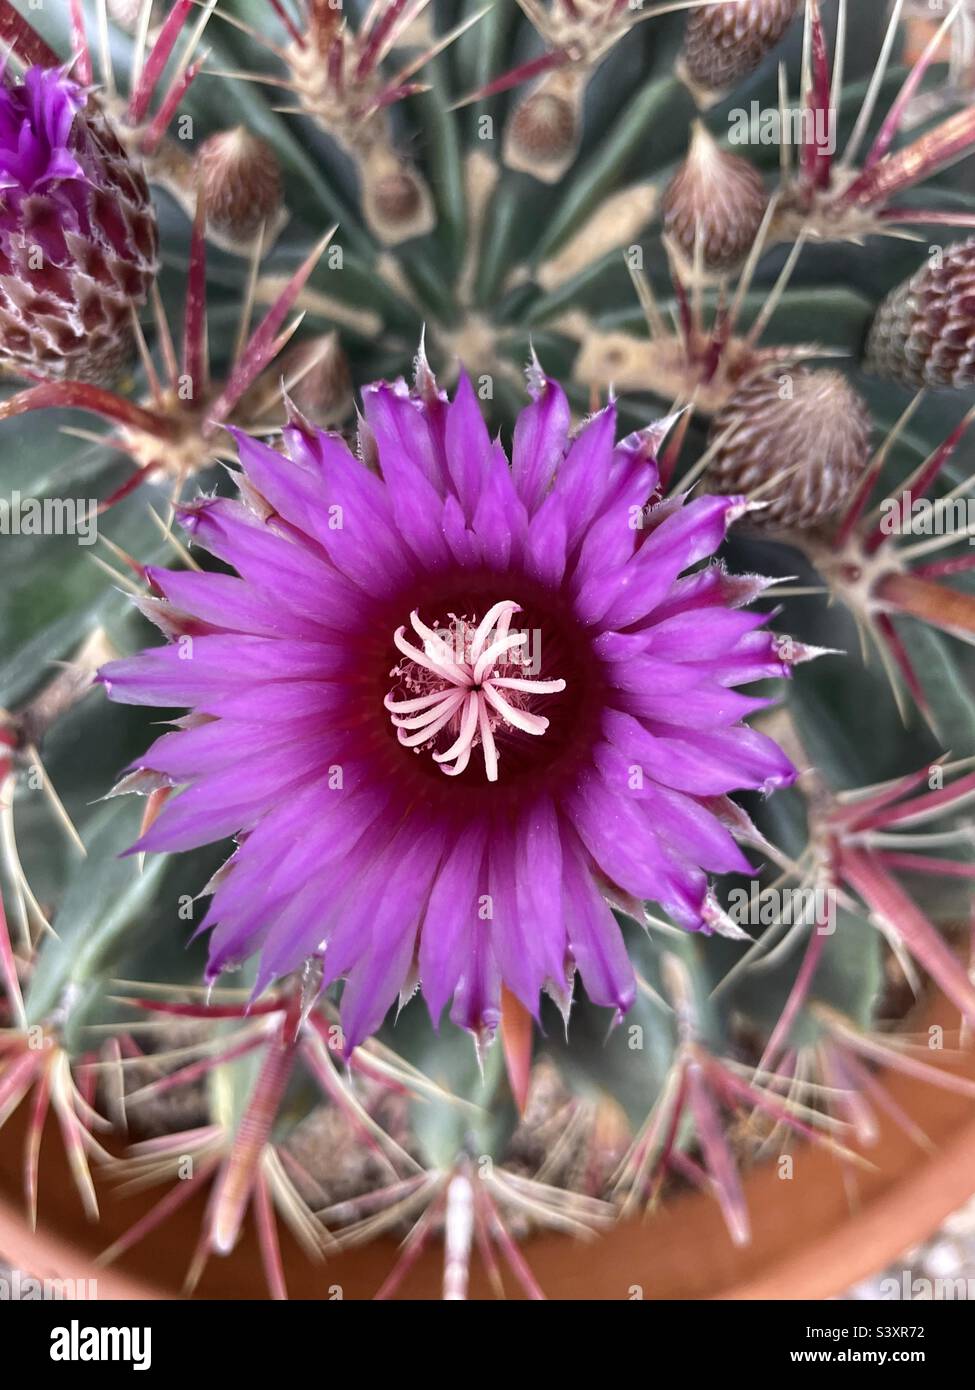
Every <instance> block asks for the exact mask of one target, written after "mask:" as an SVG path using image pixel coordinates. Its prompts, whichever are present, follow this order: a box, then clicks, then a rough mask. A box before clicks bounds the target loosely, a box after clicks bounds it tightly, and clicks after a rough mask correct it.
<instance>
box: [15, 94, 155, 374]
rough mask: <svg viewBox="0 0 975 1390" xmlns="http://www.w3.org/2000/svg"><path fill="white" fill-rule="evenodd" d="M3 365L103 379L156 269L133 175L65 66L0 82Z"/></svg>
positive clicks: (118, 358) (151, 223)
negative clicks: (64, 68) (17, 79)
mask: <svg viewBox="0 0 975 1390" xmlns="http://www.w3.org/2000/svg"><path fill="white" fill-rule="evenodd" d="M0 185H2V186H3V199H2V204H0V361H2V362H3V363H4V364H5V365H7V366H8V367H10V368H12V369H13V370H14V371H27V372H30V373H32V374H35V375H38V376H43V377H49V378H61V377H73V378H75V379H78V380H86V381H105V380H109V379H111V377H112V376H113V375H115V374H117V372H118V370H119V369H120V367H121V366H122V365H123V363H124V362H125V360H126V359H127V357H128V355H129V351H130V348H131V327H132V310H133V308H134V307H137V306H138V305H140V304H142V303H143V302H144V301H145V298H146V295H147V294H148V292H149V288H150V286H151V284H152V280H153V277H154V275H155V272H156V253H157V232H156V219H155V215H154V213H153V209H152V204H151V203H150V201H149V190H148V188H147V186H146V181H145V179H144V177H143V175H142V172H141V170H140V169H138V168H136V167H135V166H134V165H133V164H132V163H130V161H129V158H128V156H127V154H126V153H125V150H124V149H123V148H122V146H121V144H120V143H119V141H118V139H117V138H116V136H115V134H114V132H113V131H112V129H111V127H110V126H109V125H108V123H107V122H106V121H105V119H104V117H103V116H102V114H101V112H100V111H99V110H98V108H97V107H96V106H95V105H94V103H93V102H92V101H91V100H89V99H87V98H86V95H85V92H84V91H83V90H82V88H80V87H79V86H78V85H77V84H76V83H74V82H72V81H70V79H69V78H68V77H67V76H66V74H65V71H64V70H63V69H60V68H51V69H46V68H40V67H34V68H29V69H28V70H27V72H26V73H25V74H24V78H23V81H22V82H14V81H13V80H12V79H11V78H10V77H9V76H8V77H7V78H6V79H5V80H4V81H2V82H0Z"/></svg>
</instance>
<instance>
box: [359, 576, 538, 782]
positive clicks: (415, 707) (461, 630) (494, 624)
mask: <svg viewBox="0 0 975 1390" xmlns="http://www.w3.org/2000/svg"><path fill="white" fill-rule="evenodd" d="M520 612H521V608H520V607H519V605H518V604H517V603H514V602H512V601H511V600H510V599H504V600H502V601H501V602H500V603H495V604H492V606H491V607H490V608H489V609H488V610H487V612H486V613H485V614H484V617H483V618H482V619H481V620H480V622H479V623H477V624H476V626H475V623H474V622H473V621H470V620H468V619H466V618H459V617H455V616H454V615H453V614H451V615H450V618H451V622H450V623H449V624H448V625H447V626H444V627H439V626H438V627H428V626H427V624H426V623H424V622H422V621H421V620H420V615H419V613H418V612H417V611H416V610H414V611H413V612H412V613H411V614H410V623H411V625H412V627H413V630H414V631H415V632H416V634H417V636H418V637H419V638H420V639H421V641H422V643H423V648H422V650H421V649H420V648H419V647H416V646H414V645H413V644H412V643H411V642H408V641H407V640H406V636H405V634H406V628H405V627H400V628H398V629H397V631H396V632H395V634H394V636H393V641H394V642H395V645H396V648H397V650H398V651H400V652H401V653H402V654H403V656H404V657H406V658H407V660H406V661H405V662H403V663H401V664H400V665H399V666H395V667H394V668H393V670H392V672H391V673H390V674H391V675H393V676H395V677H398V678H399V681H400V683H401V686H400V688H402V687H404V686H405V689H406V691H407V692H408V693H409V698H405V699H398V698H396V693H395V692H393V691H390V693H389V694H388V695H387V696H386V698H385V700H384V701H383V703H384V705H385V707H386V709H387V710H388V711H389V714H390V718H391V720H392V723H393V725H394V727H395V729H396V735H397V738H398V739H399V741H400V743H401V744H402V745H403V746H404V747H405V748H413V749H415V750H416V751H417V752H419V750H420V748H421V747H423V746H426V747H427V748H429V750H430V752H431V754H432V756H433V759H434V761H435V762H437V763H439V764H440V766H441V771H442V772H443V773H444V774H445V775H446V776H448V777H458V776H460V774H461V773H462V772H464V771H465V769H466V768H467V766H468V765H469V763H470V759H471V753H472V752H473V750H474V748H475V747H476V746H477V745H478V744H480V746H481V753H482V756H483V758H484V771H485V773H486V775H487V779H488V781H489V782H496V781H497V780H498V758H499V752H498V747H497V743H496V741H495V731H496V730H497V729H498V728H499V727H500V726H501V725H504V726H506V727H508V728H511V729H517V730H519V731H520V732H521V733H525V734H530V735H532V736H534V737H539V736H541V735H542V734H544V733H545V732H546V730H547V729H548V727H549V721H548V719H546V718H544V717H543V716H542V715H538V714H532V713H531V712H530V711H529V710H527V709H524V708H522V706H523V705H524V704H525V703H526V698H525V697H532V696H540V695H557V694H559V693H560V692H561V691H563V690H564V689H565V681H564V680H528V679H525V678H524V677H522V676H519V675H515V674H508V673H509V672H512V673H513V672H517V671H518V670H524V669H525V666H526V658H525V656H524V655H523V654H521V653H520V652H519V649H521V648H525V647H526V646H527V645H528V634H527V633H515V634H514V635H513V636H512V635H510V627H511V619H512V617H513V615H514V614H515V613H520ZM515 653H519V654H518V655H515ZM502 689H503V690H504V691H506V692H507V693H506V694H505V695H502V693H501V691H502ZM512 697H513V698H512ZM444 729H447V730H448V732H449V733H450V734H452V735H453V736H454V737H453V742H451V743H450V744H449V746H448V747H446V748H444V749H443V750H442V751H440V752H438V751H436V750H435V747H434V743H435V740H436V737H437V735H438V734H439V733H440V732H441V731H442V730H444ZM408 731H410V732H408Z"/></svg>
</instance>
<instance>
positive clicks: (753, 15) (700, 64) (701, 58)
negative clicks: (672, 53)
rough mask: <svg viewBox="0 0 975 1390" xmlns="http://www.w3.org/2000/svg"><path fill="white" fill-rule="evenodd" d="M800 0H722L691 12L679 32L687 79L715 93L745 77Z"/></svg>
mask: <svg viewBox="0 0 975 1390" xmlns="http://www.w3.org/2000/svg"><path fill="white" fill-rule="evenodd" d="M798 8H799V0H731V3H728V0H724V3H722V4H716V5H703V6H702V7H701V8H700V9H699V10H693V11H692V12H691V14H690V16H689V18H688V21H687V29H686V31H685V34H684V54H683V57H684V65H685V67H686V69H687V72H688V74H689V75H690V77H691V79H692V80H693V81H694V82H695V83H696V84H697V85H698V86H699V87H704V88H706V89H707V90H709V91H714V92H720V91H724V90H725V89H726V88H728V87H733V86H734V85H735V83H736V82H740V81H741V79H742V78H743V77H747V76H748V74H749V73H750V72H754V70H755V69H756V68H757V67H758V65H759V64H760V63H761V61H762V59H763V58H764V57H765V55H766V54H767V53H770V52H771V50H772V49H773V48H774V47H775V45H776V44H777V43H778V42H779V40H780V39H781V38H782V35H783V34H784V33H785V31H786V29H788V27H789V25H790V24H791V23H792V20H793V18H794V17H795V14H796V11H797V10H798Z"/></svg>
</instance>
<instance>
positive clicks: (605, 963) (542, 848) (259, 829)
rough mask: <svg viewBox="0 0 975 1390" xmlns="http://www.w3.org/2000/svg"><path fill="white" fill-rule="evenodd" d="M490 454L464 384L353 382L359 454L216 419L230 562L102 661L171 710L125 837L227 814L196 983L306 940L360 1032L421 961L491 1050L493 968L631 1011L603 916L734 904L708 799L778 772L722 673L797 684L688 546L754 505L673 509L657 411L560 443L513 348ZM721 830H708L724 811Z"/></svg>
mask: <svg viewBox="0 0 975 1390" xmlns="http://www.w3.org/2000/svg"><path fill="white" fill-rule="evenodd" d="M529 382H530V386H531V391H532V396H533V401H532V403H531V404H530V405H529V406H528V407H527V408H526V409H525V410H524V411H523V412H522V413H521V415H520V417H519V419H518V422H517V425H516V427H515V432H514V441H513V453H512V459H511V462H510V464H509V461H508V459H507V457H506V455H505V452H504V450H503V449H502V446H501V444H500V443H499V442H497V441H493V440H492V439H491V437H490V435H489V433H488V430H487V427H486V425H485V423H484V420H483V418H482V415H481V412H480V409H479V406H478V401H477V398H476V396H475V393H474V391H473V389H472V387H471V385H470V383H469V381H468V380H467V379H466V378H465V377H462V378H461V381H460V384H459V386H458V388H457V391H456V394H455V397H454V399H453V401H452V402H450V401H448V399H447V397H446V395H445V394H443V393H442V392H440V391H439V390H438V389H437V387H436V385H435V383H434V381H433V378H432V376H431V375H430V372H429V368H428V367H427V366H426V363H425V361H424V360H423V359H422V357H421V359H420V361H419V363H418V373H417V385H416V388H415V389H414V390H413V391H410V390H409V389H408V388H407V386H406V385H405V383H403V382H402V381H399V382H396V383H394V384H387V383H377V384H375V385H372V386H369V387H367V388H366V390H365V391H364V393H363V399H364V409H365V421H366V424H365V425H364V427H363V431H362V434H361V437H360V453H361V458H357V457H356V456H355V455H354V454H353V453H351V452H350V450H349V448H348V447H347V446H346V444H345V443H344V442H343V440H342V439H341V438H340V437H338V436H337V435H333V434H326V433H320V432H316V431H312V430H311V429H310V428H309V427H307V426H305V425H304V423H303V422H301V421H298V422H297V423H295V424H293V425H292V426H291V427H290V428H288V429H287V430H286V431H285V436H284V444H285V452H283V453H279V452H277V451H275V450H274V449H272V448H269V447H268V446H267V445H265V444H261V443H258V442H257V441H255V440H253V439H250V438H248V437H247V436H244V435H239V436H238V445H239V451H240V463H241V469H242V474H241V477H240V491H241V500H239V501H231V500H227V499H223V498H215V497H208V498H203V499H201V500H199V501H198V502H196V503H194V504H192V505H191V506H189V507H188V508H186V509H184V511H183V520H184V524H185V525H186V526H187V528H188V529H189V531H190V533H191V534H192V536H193V539H194V541H195V543H196V544H198V545H200V546H202V547H203V548H204V549H206V550H207V551H209V552H210V554H211V555H213V556H215V557H216V558H217V559H218V560H221V561H224V562H225V563H226V564H228V565H230V566H232V567H233V569H234V570H235V571H236V574H229V573H214V572H201V573H190V572H178V573H177V572H172V571H169V570H157V569H153V570H151V571H150V578H151V580H152V583H153V584H154V585H155V586H156V587H157V589H158V591H159V592H160V593H161V594H162V596H163V597H162V598H161V599H158V598H154V599H147V600H145V601H144V602H143V605H142V606H143V610H144V611H146V612H148V613H150V614H151V615H152V616H154V617H155V619H156V621H157V622H158V623H159V625H160V626H161V627H162V628H163V630H164V631H165V632H167V633H168V635H170V636H171V637H174V638H175V640H174V641H173V642H172V643H171V644H170V645H167V646H163V647H158V648H154V649H152V650H149V651H146V652H143V653H142V654H141V655H138V656H135V657H133V658H131V659H124V660H120V661H114V662H112V663H111V664H110V665H109V666H107V667H106V668H105V670H104V672H103V673H102V679H103V681H104V683H105V685H106V686H107V689H108V693H109V694H110V696H111V697H112V698H113V699H115V700H120V701H123V702H127V703H131V704H143V705H155V706H164V707H165V706H169V707H172V706H188V707H191V709H192V711H193V713H192V714H191V715H190V716H189V717H188V718H187V719H183V720H180V721H179V722H180V727H179V728H178V729H177V730H176V731H175V732H172V733H167V734H164V735H163V736H162V737H161V738H160V739H159V740H158V741H157V742H156V743H154V744H153V746H152V747H151V748H150V749H149V751H148V753H147V754H146V755H145V757H144V758H143V759H141V760H140V761H139V771H138V772H137V773H136V774H135V778H134V780H135V781H136V783H137V784H138V785H140V786H141V787H142V788H143V789H144V788H145V787H146V786H158V785H160V784H165V785H171V786H186V790H183V791H182V792H181V793H180V794H179V795H176V796H175V797H172V798H171V799H170V800H169V801H168V802H167V803H166V805H165V807H164V809H163V811H162V813H161V815H160V816H159V818H158V820H157V821H156V822H155V823H154V824H153V825H152V827H151V828H150V829H149V831H148V833H146V834H145V835H144V837H143V838H142V840H141V841H140V842H139V844H138V846H136V848H138V849H141V850H150V851H153V850H166V851H175V850H186V849H191V848H193V847H195V846H199V845H203V844H206V843H208V842H211V841H216V840H220V839H222V838H223V837H225V836H228V835H235V836H236V837H237V847H236V849H235V851H234V853H233V855H232V857H231V859H230V860H229V862H228V865H227V866H226V867H225V870H224V871H222V872H221V873H220V875H218V882H217V884H216V887H215V892H214V895H213V900H212V904H211V907H210V910H209V913H208V915H207V918H206V920H205V922H204V924H203V925H204V927H206V928H209V929H212V930H211V937H210V963H209V968H208V975H209V977H210V978H211V979H212V978H215V977H216V976H217V975H218V974H219V973H220V972H221V971H223V970H224V969H227V968H228V967H232V966H236V965H239V964H240V963H241V962H243V961H245V960H246V959H247V958H248V957H250V956H252V955H254V954H255V953H256V952H260V966H259V973H258V980H257V989H258V990H261V989H263V988H264V987H265V986H266V985H267V984H268V983H269V982H271V981H272V980H274V979H276V978H278V977H280V976H282V975H284V974H287V973H288V972H291V971H293V970H295V969H297V968H299V967H301V966H302V964H303V963H304V962H305V961H306V960H307V959H308V958H309V957H317V958H318V959H319V961H320V969H321V975H322V980H323V983H324V984H326V985H327V984H329V983H330V982H332V981H335V980H337V979H340V978H344V979H345V982H346V983H345V987H344V993H343V998H342V1019H343V1028H344V1032H345V1039H346V1046H347V1047H348V1048H351V1047H354V1046H355V1045H356V1044H357V1043H359V1042H360V1041H361V1040H362V1039H363V1038H364V1037H366V1036H367V1035H368V1034H370V1033H371V1032H372V1031H373V1030H374V1029H375V1028H377V1027H378V1025H379V1024H380V1023H381V1021H382V1019H383V1017H384V1015H385V1014H386V1012H387V1010H388V1009H389V1008H390V1006H391V1004H392V1003H393V1002H394V1001H395V999H396V998H397V996H398V995H400V996H402V995H404V994H406V993H409V991H410V990H411V989H412V988H413V986H414V985H415V984H416V982H417V981H419V983H420V986H421V988H422V991H423V994H424V996H425V998H426V1002H427V1005H428V1007H429V1010H430V1012H431V1015H432V1016H433V1018H434V1021H435V1022H436V1021H437V1020H438V1019H439V1017H440V1015H441V1012H442V1011H443V1009H444V1007H445V1006H446V1004H447V1002H448V1001H449V1000H452V1001H453V1005H452V1010H451V1015H450V1016H451V1018H452V1019H453V1020H454V1021H455V1022H456V1023H458V1024H461V1025H463V1026H464V1027H466V1028H468V1029H471V1030H472V1031H473V1032H474V1033H475V1034H477V1035H478V1036H479V1037H481V1038H482V1039H483V1038H485V1037H486V1036H488V1037H489V1036H490V1035H491V1033H492V1032H493V1030H494V1029H495V1027H496V1025H497V1022H498V1018H499V1010H500V994H501V986H502V983H503V984H505V985H506V986H507V987H508V989H509V990H511V991H512V992H513V993H514V994H515V995H516V996H517V997H518V999H519V1000H520V1001H521V1002H522V1003H523V1004H524V1005H525V1006H526V1007H527V1008H528V1009H529V1010H531V1012H532V1013H533V1014H536V1015H537V1010H538V1004H539V994H540V991H541V990H542V989H547V990H548V991H549V992H550V993H551V994H552V995H553V997H554V998H555V999H556V1000H557V1001H558V1002H559V1003H560V1004H561V1005H562V1006H563V1007H564V1008H565V1009H568V1003H569V998H570V995H571V990H572V976H573V973H574V971H575V970H578V972H579V974H580V976H581V978H582V982H583V984H584V986H585V989H586V991H587V992H588V994H589V997H590V998H591V999H592V1000H593V1001H594V1002H595V1003H596V1004H599V1005H604V1006H607V1007H609V1008H612V1009H614V1010H616V1011H617V1012H618V1013H622V1012H623V1011H625V1010H626V1009H627V1008H628V1007H629V1005H630V1004H631V1002H632V1000H633V997H634V977H633V972H632V968H631V966H630V963H629V961H628V957H627V953H626V949H625V946H624V941H623V936H622V934H621V930H620V926H619V924H618V921H617V918H616V916H615V915H614V913H613V910H612V909H611V907H610V903H611V902H612V903H613V904H614V905H616V906H617V907H619V906H621V905H622V906H623V907H624V909H625V908H626V907H627V906H629V908H630V910H631V911H633V912H635V914H636V915H638V916H639V915H640V913H641V911H642V904H643V902H644V901H645V900H653V901H655V902H656V903H658V904H660V905H661V906H662V907H663V908H664V909H665V910H666V911H667V912H668V913H669V914H670V915H671V917H672V918H673V919H674V921H676V922H678V923H679V924H680V925H681V926H683V927H686V928H687V929H689V930H692V931H693V930H703V931H705V932H708V931H713V930H722V929H725V927H727V926H728V924H727V923H726V921H725V920H724V919H723V917H722V914H721V912H720V909H719V908H718V906H717V904H716V902H715V900H714V898H713V897H712V894H711V892H710V890H709V884H708V878H707V873H708V871H712V872H717V873H725V872H733V871H747V870H748V868H749V866H748V864H747V862H746V860H745V859H744V857H743V855H742V852H741V850H740V849H739V847H738V845H737V844H736V842H735V839H734V838H733V835H732V833H731V830H732V829H735V828H740V827H741V825H742V823H743V822H745V818H744V816H743V813H741V812H739V811H738V810H737V808H736V807H734V805H733V803H731V802H730V801H729V800H728V799H727V793H729V792H730V791H733V790H735V789H741V788H751V789H760V790H762V791H769V790H771V789H773V788H776V787H780V786H783V785H787V784H789V783H790V782H791V781H792V780H793V778H794V776H795V771H794V769H793V767H792V765H791V764H790V763H789V761H788V760H787V758H786V757H785V756H784V755H783V753H782V752H781V750H780V749H779V748H778V747H777V746H776V744H775V743H773V742H772V741H771V740H770V739H769V738H767V737H765V736H763V735H762V734H760V733H758V732H756V731H755V730H753V729H751V728H749V727H748V726H747V725H745V724H744V723H743V722H742V721H743V720H744V718H745V717H747V716H748V715H749V714H751V713H752V712H753V711H755V710H757V709H759V708H761V707H763V706H764V705H765V704H766V703H767V702H766V701H765V700H761V699H756V698H749V697H748V696H746V695H743V694H740V693H739V692H738V691H737V690H736V689H735V688H734V687H736V686H739V685H743V684H746V683H748V682H750V681H755V680H757V679H759V678H763V677H767V676H780V675H784V674H786V660H785V655H784V652H783V648H782V645H781V639H778V638H776V637H775V636H774V634H771V633H769V632H767V631H763V630H762V624H763V622H764V620H765V615H763V614H761V613H758V614H754V613H747V612H744V611H743V610H742V605H744V604H746V603H748V602H749V601H750V600H751V599H753V598H755V597H756V596H757V595H758V594H759V593H760V592H761V591H762V590H763V588H764V587H765V581H763V580H760V579H756V578H754V577H751V576H749V577H735V576H732V575H729V574H728V573H727V572H726V571H725V569H724V567H723V566H722V565H721V564H719V563H712V564H709V565H706V566H705V567H703V568H701V567H700V562H702V561H705V560H707V559H708V557H710V556H711V555H712V554H713V552H714V551H715V550H716V549H717V548H718V546H720V544H721V542H722V540H723V538H724V536H725V532H726V529H727V527H728V525H729V524H730V523H731V522H732V521H733V520H734V519H735V518H736V517H738V516H740V515H741V514H742V513H743V512H744V511H745V510H746V508H747V504H746V502H745V501H744V499H742V498H740V497H739V498H736V497H707V496H702V497H698V498H696V499H695V500H687V499H686V498H685V497H680V496H676V497H670V498H666V499H664V500H661V499H660V497H659V492H658V491H657V485H658V475H657V468H656V463H655V459H654V453H655V450H656V449H657V448H658V447H659V445H660V443H661V442H662V439H663V437H664V434H665V432H666V429H665V427H661V426H657V427H651V428H649V429H647V430H644V431H641V432H638V433H636V434H632V435H630V436H629V437H628V438H626V439H624V440H623V441H622V442H620V443H617V442H616V439H615V428H616V412H615V409H614V407H613V406H612V405H610V406H608V407H607V408H605V409H603V410H601V411H600V412H598V413H597V414H596V415H594V416H593V417H592V419H590V420H589V421H588V422H587V423H586V424H585V425H584V427H583V428H582V429H581V430H579V432H578V433H577V434H575V436H574V437H573V436H572V435H571V434H570V417H569V406H568V402H567V400H566V397H565V395H564V393H563V391H562V390H561V388H560V387H559V386H558V385H557V384H556V383H555V382H553V381H551V380H548V379H546V378H545V377H544V376H543V375H542V374H541V372H540V371H539V370H538V369H537V367H536V368H533V369H532V371H531V372H530V374H529ZM729 827H730V828H729Z"/></svg>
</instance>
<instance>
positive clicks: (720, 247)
mask: <svg viewBox="0 0 975 1390" xmlns="http://www.w3.org/2000/svg"><path fill="white" fill-rule="evenodd" d="M767 207H768V194H767V193H766V191H765V184H764V182H763V180H762V176H761V174H760V173H759V172H758V170H757V169H754V168H753V167H752V166H751V164H749V163H748V161H747V160H746V159H742V158H741V156H740V155H736V154H729V152H728V151H727V150H722V149H721V148H720V146H719V145H718V144H717V142H716V141H715V139H714V137H713V136H712V135H711V134H710V133H709V131H708V130H707V129H706V127H705V126H704V125H703V124H702V123H701V122H700V121H697V122H695V124H694V129H693V134H692V136H691V144H690V148H689V149H688V152H687V158H686V159H685V161H684V163H683V164H682V165H681V167H680V168H679V169H678V171H677V173H676V174H675V175H674V177H673V179H672V180H671V182H670V184H669V186H668V188H667V191H666V193H665V194H664V199H663V220H664V230H665V231H666V232H667V234H668V235H669V236H670V237H671V238H672V239H673V240H674V242H675V243H676V245H677V247H678V248H679V250H680V251H681V252H682V254H683V255H684V256H685V257H686V259H687V260H688V261H693V259H694V254H695V244H696V241H697V238H698V236H700V238H701V253H702V257H703V261H704V268H705V270H711V271H724V270H730V269H732V268H733V267H734V266H736V265H738V264H739V263H740V262H741V261H743V260H744V259H745V257H746V256H747V254H748V252H749V251H750V250H751V247H752V244H753V242H754V240H755V237H756V234H757V233H758V229H759V227H760V226H761V224H762V218H763V217H764V216H765V210H766V208H767Z"/></svg>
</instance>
